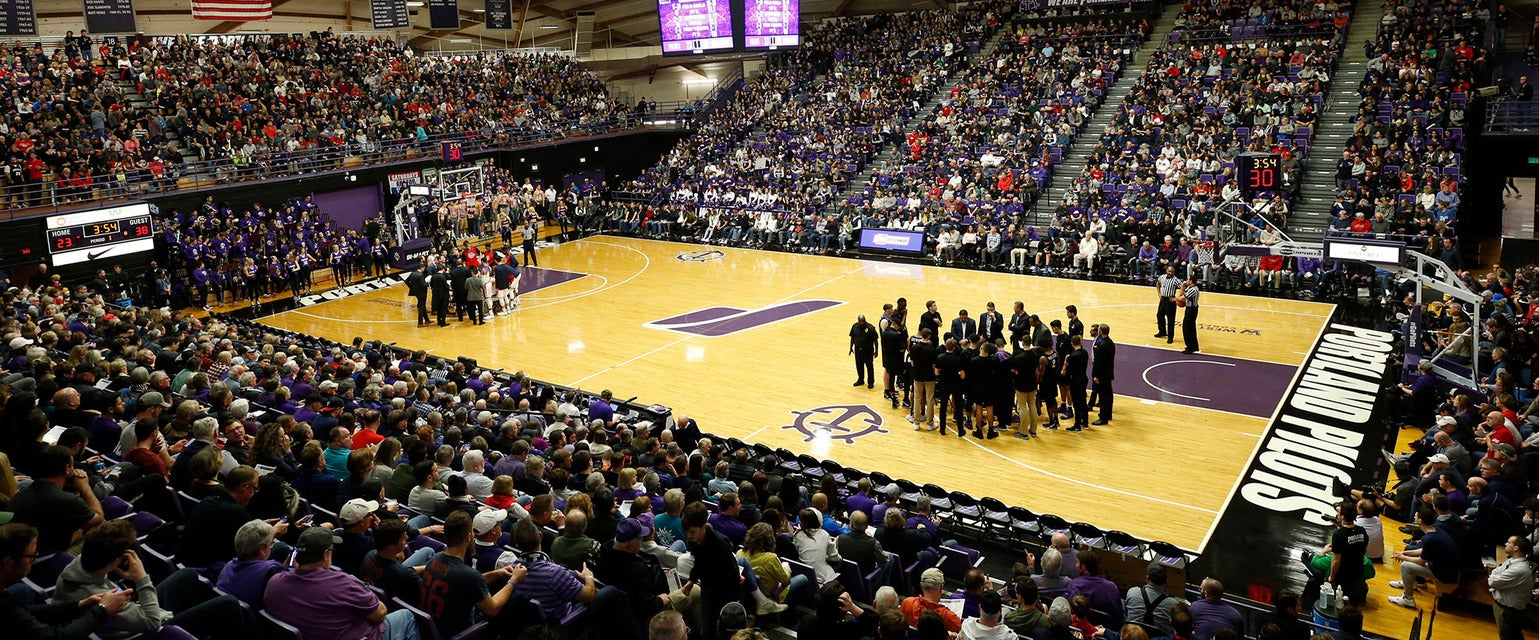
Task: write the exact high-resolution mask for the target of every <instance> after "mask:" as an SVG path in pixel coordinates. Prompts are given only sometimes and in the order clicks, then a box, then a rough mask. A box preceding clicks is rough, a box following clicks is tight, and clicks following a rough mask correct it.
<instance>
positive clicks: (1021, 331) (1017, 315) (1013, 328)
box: [1007, 301, 1031, 349]
mask: <svg viewBox="0 0 1539 640" xmlns="http://www.w3.org/2000/svg"><path fill="white" fill-rule="evenodd" d="M1007 326H1009V328H1010V348H1011V349H1027V348H1030V347H1031V345H1030V344H1027V343H1026V336H1028V335H1030V334H1031V316H1030V315H1029V314H1027V313H1026V303H1024V302H1020V301H1016V303H1015V311H1014V313H1012V314H1011V315H1010V324H1009V325H1007Z"/></svg>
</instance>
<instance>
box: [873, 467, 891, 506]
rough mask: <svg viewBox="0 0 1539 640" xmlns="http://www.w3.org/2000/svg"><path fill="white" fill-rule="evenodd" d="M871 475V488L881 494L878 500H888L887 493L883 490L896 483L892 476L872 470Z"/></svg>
mask: <svg viewBox="0 0 1539 640" xmlns="http://www.w3.org/2000/svg"><path fill="white" fill-rule="evenodd" d="M869 477H870V478H871V490H872V491H874V492H876V493H879V494H881V496H880V497H879V498H878V501H882V502H885V501H886V500H887V494H886V493H883V491H885V490H886V489H887V486H888V485H891V484H895V483H894V482H893V481H892V476H889V475H887V474H885V473H882V472H880V471H872V472H871V475H870V476H869ZM873 497H875V496H873Z"/></svg>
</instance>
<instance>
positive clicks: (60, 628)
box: [0, 522, 134, 638]
mask: <svg viewBox="0 0 1539 640" xmlns="http://www.w3.org/2000/svg"><path fill="white" fill-rule="evenodd" d="M37 539H38V530H37V528H36V527H32V526H30V525H26V524H22V523H19V522H12V523H8V524H4V525H0V622H3V624H5V628H6V630H7V633H8V634H16V637H22V638H45V637H63V638H83V637H86V636H87V635H89V634H91V633H93V632H95V631H96V630H98V629H100V628H102V627H103V626H104V625H105V624H106V623H107V622H108V621H110V620H111V619H112V618H113V617H114V616H116V615H118V614H120V613H122V612H123V610H124V609H126V608H128V603H129V601H130V600H131V599H132V598H133V595H134V590H133V589H123V590H121V591H107V592H102V593H95V594H92V595H90V596H87V597H85V598H81V599H80V600H77V601H68V600H56V601H54V602H51V603H49V604H31V603H27V602H23V601H19V600H17V599H16V598H14V597H12V596H11V592H10V590H9V589H8V587H10V586H12V585H15V584H18V583H20V582H21V580H22V578H25V577H27V574H28V573H29V572H31V571H32V564H33V563H34V562H36V561H37V556H38V553H37Z"/></svg>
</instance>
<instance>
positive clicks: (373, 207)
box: [315, 184, 385, 229]
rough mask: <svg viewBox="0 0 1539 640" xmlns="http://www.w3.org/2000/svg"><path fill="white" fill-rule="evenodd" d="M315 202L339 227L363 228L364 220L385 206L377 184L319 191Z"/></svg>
mask: <svg viewBox="0 0 1539 640" xmlns="http://www.w3.org/2000/svg"><path fill="white" fill-rule="evenodd" d="M315 204H316V207H317V208H319V209H320V211H321V213H324V214H326V215H328V216H331V220H332V221H333V222H335V223H336V225H337V228H338V229H362V228H363V221H365V220H368V219H369V217H370V216H373V215H374V214H376V213H379V212H380V211H381V210H383V208H384V206H385V203H384V201H383V200H382V199H381V198H380V195H379V185H377V184H369V185H363V186H360V187H351V188H348V189H339V190H337V191H327V192H325V193H317V194H315Z"/></svg>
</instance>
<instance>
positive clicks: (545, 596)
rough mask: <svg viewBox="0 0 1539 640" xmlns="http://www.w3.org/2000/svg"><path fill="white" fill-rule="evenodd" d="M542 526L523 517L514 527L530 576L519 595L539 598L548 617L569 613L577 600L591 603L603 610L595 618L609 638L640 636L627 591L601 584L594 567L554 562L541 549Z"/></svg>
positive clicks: (591, 606) (535, 599)
mask: <svg viewBox="0 0 1539 640" xmlns="http://www.w3.org/2000/svg"><path fill="white" fill-rule="evenodd" d="M540 544H541V536H540V532H539V530H538V527H536V526H535V525H534V523H533V522H530V521H529V520H520V521H519V522H518V524H517V525H516V526H514V528H513V546H514V548H515V549H516V550H518V552H519V553H520V554H521V555H522V557H523V559H524V568H525V569H526V570H527V572H528V577H526V578H525V579H523V580H521V581H520V582H519V583H518V588H517V592H518V594H519V595H522V596H524V597H527V598H529V599H530V600H534V601H538V602H539V603H540V608H541V610H543V611H544V613H545V619H547V620H560V619H562V618H564V617H566V614H567V613H569V612H570V611H571V607H572V605H574V604H577V603H590V605H589V606H590V608H591V609H592V610H593V611H595V612H603V615H602V616H599V617H598V619H596V620H595V621H594V624H595V626H596V627H597V628H598V629H599V630H601V632H602V633H603V634H604V637H606V638H622V639H625V638H638V637H639V636H640V630H639V627H638V625H637V624H636V620H635V619H634V617H633V616H632V615H631V611H630V604H629V600H628V599H627V596H626V595H625V593H623V592H621V591H620V590H619V589H617V588H615V587H613V586H606V587H604V588H603V589H599V588H598V584H597V583H596V582H595V581H594V579H593V570H592V569H591V568H589V567H587V566H584V567H583V568H582V570H581V571H577V572H575V573H576V575H575V576H574V575H573V573H574V572H573V570H571V569H567V568H566V567H563V566H561V565H559V564H556V563H555V562H552V561H551V560H550V559H549V558H548V557H547V556H546V555H545V554H544V553H542V551H541V546H540Z"/></svg>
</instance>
